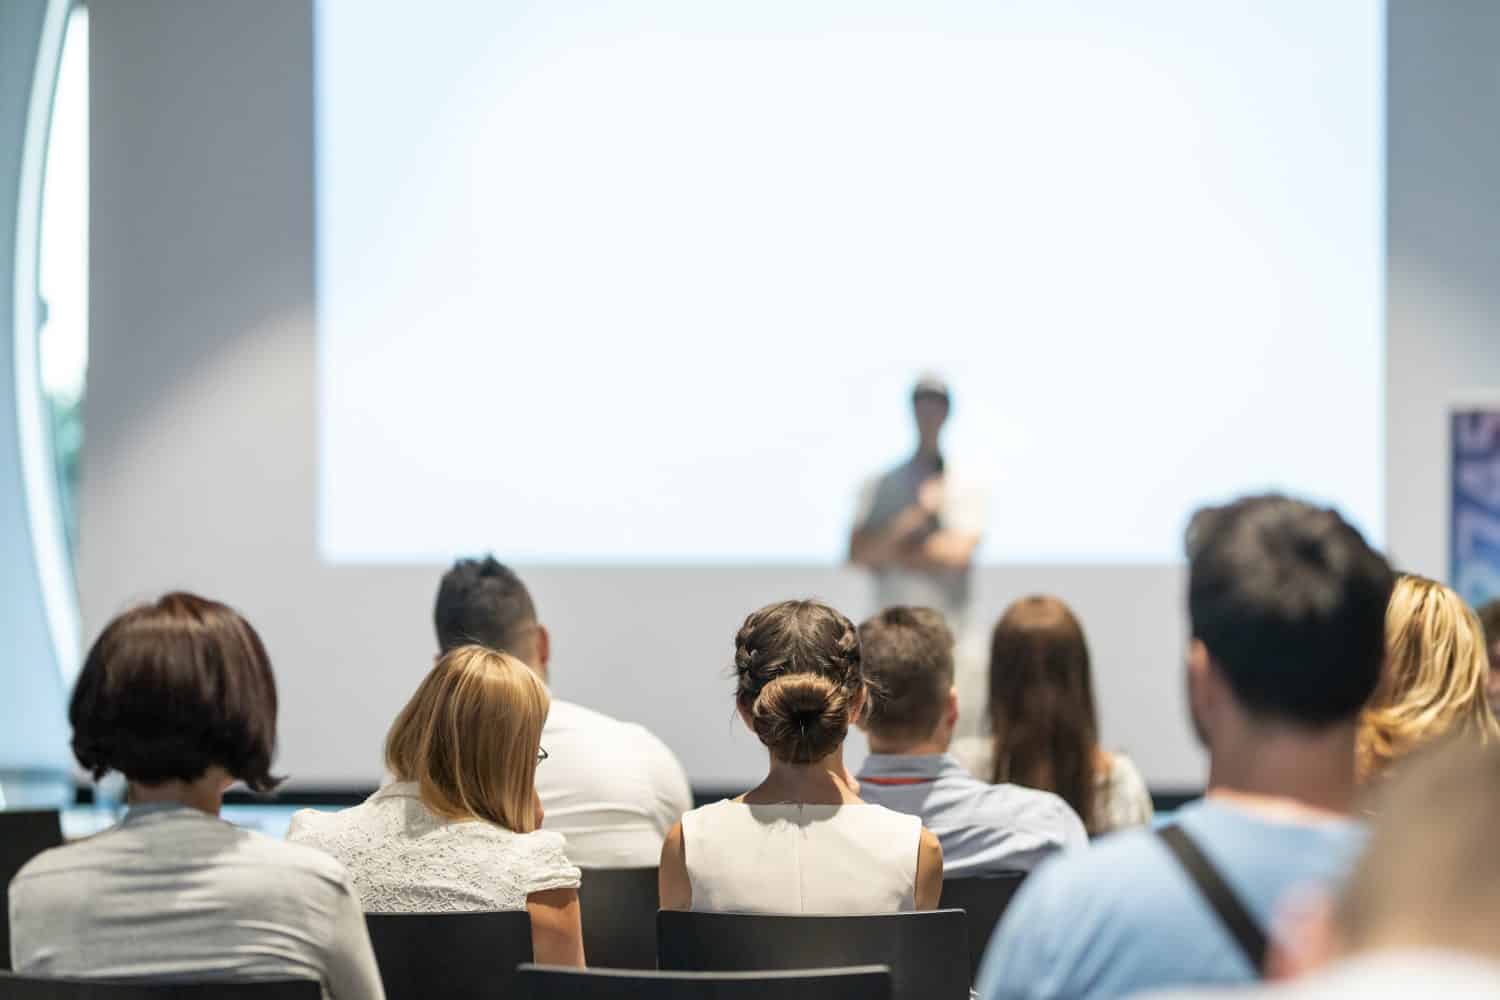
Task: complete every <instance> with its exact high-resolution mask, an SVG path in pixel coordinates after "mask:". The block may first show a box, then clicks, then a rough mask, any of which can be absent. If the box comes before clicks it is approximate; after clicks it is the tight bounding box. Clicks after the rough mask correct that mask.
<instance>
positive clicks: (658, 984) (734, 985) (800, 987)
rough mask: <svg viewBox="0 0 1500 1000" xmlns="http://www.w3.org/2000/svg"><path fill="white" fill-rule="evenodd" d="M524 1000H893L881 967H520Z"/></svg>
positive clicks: (888, 978) (888, 973)
mask: <svg viewBox="0 0 1500 1000" xmlns="http://www.w3.org/2000/svg"><path fill="white" fill-rule="evenodd" d="M517 982H518V985H520V986H521V989H520V991H519V992H518V995H519V996H521V997H523V998H526V1000H765V998H767V997H774V998H775V1000H891V971H890V970H889V969H887V968H886V967H885V966H883V965H862V966H855V967H854V968H850V969H803V970H801V971H800V972H645V971H641V970H636V969H560V968H557V967H555V966H546V965H523V966H521V975H520V978H519V980H517Z"/></svg>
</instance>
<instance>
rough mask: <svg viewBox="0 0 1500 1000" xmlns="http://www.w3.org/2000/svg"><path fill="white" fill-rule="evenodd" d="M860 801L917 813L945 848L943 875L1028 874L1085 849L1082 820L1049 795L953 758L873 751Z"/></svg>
mask: <svg viewBox="0 0 1500 1000" xmlns="http://www.w3.org/2000/svg"><path fill="white" fill-rule="evenodd" d="M858 780H859V797H860V798H862V799H864V800H865V801H866V802H873V803H875V804H876V805H882V806H885V807H886V808H887V809H894V810H895V811H896V812H902V813H906V814H907V815H909V816H920V817H921V818H922V825H923V826H925V827H927V829H929V830H931V831H932V833H933V835H934V836H936V837H937V839H938V842H939V843H940V844H942V846H943V877H944V878H961V877H963V876H966V875H992V874H995V873H996V872H1001V871H1030V870H1031V869H1032V868H1035V867H1036V866H1037V865H1038V864H1040V863H1041V862H1042V861H1043V860H1045V859H1046V858H1047V857H1048V856H1049V855H1051V854H1053V853H1055V852H1056V851H1058V850H1059V849H1068V848H1074V847H1086V846H1088V842H1089V839H1088V833H1087V831H1085V830H1084V827H1083V820H1081V819H1079V818H1078V814H1077V813H1076V812H1074V811H1073V809H1072V807H1071V806H1069V805H1068V804H1067V803H1066V802H1064V801H1063V800H1062V799H1061V798H1059V797H1058V796H1056V795H1053V794H1052V793H1051V792H1041V791H1037V790H1036V789H1034V788H1022V787H1021V786H1020V785H992V784H990V783H989V782H987V781H980V780H979V779H978V778H976V777H974V776H973V775H972V774H970V773H969V772H968V771H966V770H964V766H963V765H962V764H960V763H959V762H958V758H956V757H954V756H953V755H952V754H946V753H941V754H926V755H921V756H905V755H900V754H884V753H872V754H870V756H869V757H867V758H865V763H864V766H863V767H861V768H860V771H859V775H858Z"/></svg>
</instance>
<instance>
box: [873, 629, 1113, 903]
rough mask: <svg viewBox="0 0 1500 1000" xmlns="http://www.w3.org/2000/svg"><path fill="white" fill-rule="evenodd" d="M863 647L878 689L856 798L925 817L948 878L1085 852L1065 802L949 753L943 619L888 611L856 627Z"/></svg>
mask: <svg viewBox="0 0 1500 1000" xmlns="http://www.w3.org/2000/svg"><path fill="white" fill-rule="evenodd" d="M859 646H860V656H861V659H862V661H863V664H864V671H865V676H866V677H867V678H868V679H869V681H870V687H871V691H872V692H873V693H872V696H871V701H870V709H869V710H868V711H867V712H866V713H865V718H864V721H863V722H862V723H861V724H860V725H861V727H862V728H863V729H864V730H865V733H866V736H867V737H868V738H869V743H870V754H869V756H868V757H866V758H865V762H864V764H863V765H862V766H861V767H860V771H859V786H860V793H859V794H860V797H861V798H863V799H864V800H865V801H866V802H873V803H876V804H877V805H883V806H887V807H888V808H891V809H894V810H896V811H897V812H904V813H910V814H911V815H913V816H917V817H919V818H920V819H921V820H922V825H924V826H925V827H927V829H929V830H931V831H932V832H933V833H934V834H935V835H936V836H937V838H938V841H939V842H940V843H941V844H942V847H943V872H944V875H945V877H947V878H956V877H960V876H966V875H992V874H995V873H996V872H1000V871H1029V870H1030V869H1032V868H1034V867H1035V866H1036V865H1037V863H1038V862H1040V861H1041V860H1042V859H1043V858H1045V857H1047V856H1048V855H1050V854H1052V853H1054V852H1055V851H1057V850H1058V849H1060V848H1073V847H1085V846H1087V844H1088V834H1087V832H1086V831H1085V830H1084V826H1083V822H1082V821H1081V820H1080V819H1079V818H1078V814H1077V813H1075V812H1074V811H1073V810H1072V809H1071V808H1069V807H1068V804H1067V803H1066V802H1064V801H1063V800H1062V799H1060V798H1058V797H1057V796H1056V795H1053V794H1051V793H1049V792H1042V791H1037V790H1035V789H1031V788H1022V787H1020V786H1019V785H1010V784H997V785H992V784H990V783H988V782H985V781H981V780H979V779H978V778H976V777H974V776H973V775H972V774H970V773H969V772H968V771H966V770H964V768H963V765H961V764H960V763H959V762H958V760H957V758H955V757H954V756H953V755H952V754H950V753H948V745H949V743H950V742H951V741H952V739H953V728H954V726H955V725H956V724H957V723H958V691H957V690H956V689H955V688H954V686H953V675H954V670H953V633H952V632H950V631H949V629H948V625H947V623H946V622H945V621H944V620H943V615H942V613H941V612H939V611H935V610H933V609H932V608H908V607H895V608H887V609H886V610H884V611H882V612H880V614H878V615H875V616H874V617H873V618H871V619H870V620H868V621H866V622H865V623H864V624H863V625H861V626H860V627H859Z"/></svg>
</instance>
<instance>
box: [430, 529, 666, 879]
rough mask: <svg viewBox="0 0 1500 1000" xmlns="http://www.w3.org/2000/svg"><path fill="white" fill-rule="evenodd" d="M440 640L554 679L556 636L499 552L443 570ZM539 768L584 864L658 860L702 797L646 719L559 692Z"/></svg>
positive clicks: (551, 812) (545, 797) (555, 823)
mask: <svg viewBox="0 0 1500 1000" xmlns="http://www.w3.org/2000/svg"><path fill="white" fill-rule="evenodd" d="M433 619H434V625H435V627H436V631H437V640H438V648H439V649H440V650H442V651H443V652H445V653H446V652H448V651H449V650H451V649H455V648H457V647H458V646H462V645H465V644H468V643H478V644H480V645H483V646H488V647H489V648H491V649H496V650H501V651H504V652H507V653H509V654H511V655H512V656H515V657H516V658H517V659H519V660H521V661H522V662H523V663H525V664H526V665H527V666H529V667H531V668H532V669H533V670H534V671H536V672H537V674H538V675H539V676H540V677H541V678H542V679H543V680H544V681H545V680H547V678H548V672H549V668H550V662H551V651H552V643H551V637H550V635H549V634H548V632H547V629H546V627H545V626H544V625H542V624H541V623H540V622H539V621H538V620H537V615H536V606H535V603H534V602H533V601H532V598H531V594H530V592H529V591H528V590H527V589H526V585H525V584H524V583H522V582H521V580H520V578H519V577H517V576H516V574H515V573H514V572H512V571H511V570H510V569H509V568H507V567H505V566H503V565H501V564H500V563H499V562H497V561H496V560H495V559H494V558H493V557H491V556H486V557H484V558H483V559H461V560H459V561H458V562H457V563H455V564H454V565H453V567H452V568H451V569H450V570H449V571H448V572H447V574H445V575H444V577H443V580H442V583H441V584H440V586H439V588H438V596H437V604H436V607H435V609H434V613H433ZM542 744H543V745H544V746H546V747H547V748H548V752H549V753H550V754H552V759H551V762H550V764H549V766H548V767H547V768H546V769H544V770H542V771H541V772H539V773H538V774H537V779H536V789H537V794H538V795H540V796H541V802H542V808H543V811H544V818H543V821H542V826H543V829H546V830H552V831H556V832H557V833H560V834H562V835H563V836H564V837H565V838H566V840H567V852H568V857H569V859H570V860H572V861H573V862H574V863H575V864H578V865H582V866H583V867H585V868H649V867H652V866H654V865H655V864H656V863H657V861H658V859H659V858H660V856H661V845H662V841H663V839H664V838H665V837H666V835H667V831H668V830H670V829H671V828H672V824H674V823H676V822H677V820H678V818H679V817H681V816H682V814H683V813H684V812H686V811H687V810H689V809H691V808H692V806H693V795H692V789H691V788H690V787H689V785H688V780H687V775H686V774H685V773H684V771H683V769H682V765H681V764H680V763H679V762H678V761H677V758H676V757H675V756H673V754H672V752H671V750H669V749H668V748H667V746H666V744H664V743H662V741H661V740H660V739H658V738H657V737H656V736H655V735H653V734H652V733H651V732H649V731H648V730H647V729H645V728H644V727H642V726H639V725H636V724H633V723H628V722H622V721H620V720H618V719H613V718H610V717H609V716H607V715H604V714H602V713H600V712H596V711H593V710H591V709H588V708H585V707H583V706H581V705H576V704H573V703H571V702H568V701H564V700H562V699H553V701H552V709H551V712H550V714H549V715H548V718H547V726H546V728H545V730H544V731H543V733H542Z"/></svg>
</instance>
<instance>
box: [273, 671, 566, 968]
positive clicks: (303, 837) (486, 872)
mask: <svg viewBox="0 0 1500 1000" xmlns="http://www.w3.org/2000/svg"><path fill="white" fill-rule="evenodd" d="M549 704H550V701H549V698H548V695H547V689H546V687H545V686H544V685H543V684H542V682H541V680H540V679H538V678H537V676H536V675H535V674H534V673H532V672H531V669H530V668H529V667H527V666H526V665H525V664H524V663H522V662H521V661H519V660H517V659H515V658H514V657H512V656H509V655H507V654H505V653H497V652H494V651H493V650H490V649H486V648H484V647H482V646H460V647H459V648H457V649H454V650H452V651H450V652H448V653H446V654H445V655H444V656H443V657H442V659H440V660H439V661H438V663H437V665H436V666H435V667H433V669H432V671H431V672H430V673H429V674H428V675H427V678H426V679H425V680H424V681H423V682H422V685H421V687H419V688H418V689H417V692H416V694H414V695H413V696H412V698H411V701H410V702H408V703H407V705H406V707H405V708H404V709H402V711H401V714H400V715H399V716H397V717H396V721H395V722H394V723H393V724H392V725H391V731H390V735H389V736H388V737H387V738H386V751H385V754H386V766H387V767H388V768H389V769H390V771H391V773H392V774H393V775H394V776H395V778H396V780H395V781H394V782H393V783H392V784H389V785H387V786H386V787H384V788H382V789H381V790H380V791H378V792H376V793H375V794H374V795H372V796H370V797H369V798H368V799H366V800H365V801H364V803H363V804H361V805H358V806H355V807H354V808H352V809H345V810H343V811H342V812H338V813H332V814H328V813H318V812H314V811H312V810H303V811H302V812H299V813H297V814H296V815H295V816H293V817H292V826H291V830H290V832H289V833H288V834H287V839H288V840H290V841H293V842H296V843H300V844H306V845H308V846H310V847H316V848H319V849H320V850H323V851H326V852H327V853H329V854H331V855H333V856H334V857H335V858H337V859H338V860H339V861H341V862H343V864H344V866H345V867H346V868H348V870H349V874H350V877H351V878H352V880H353V883H354V891H355V892H356V893H357V894H358V895H359V899H360V903H361V904H362V905H363V906H364V909H365V911H366V912H369V913H433V912H438V913H442V912H450V913H451V912H468V911H476V910H526V911H528V912H529V913H530V914H531V937H532V946H533V949H534V951H535V952H536V960H537V961H538V962H544V963H547V964H549V965H577V966H581V965H582V964H583V931H582V927H581V925H580V919H579V912H578V884H579V872H578V869H577V868H575V867H574V866H573V865H571V864H570V863H569V862H568V859H567V857H566V856H565V855H564V853H563V838H562V835H561V834H559V833H554V832H551V831H546V830H541V829H539V827H540V826H541V823H542V808H541V803H540V802H539V801H538V799H537V795H536V784H535V779H536V768H537V765H538V763H539V758H540V757H541V756H542V752H541V749H540V745H539V741H540V739H541V733H542V726H543V724H544V723H545V722H546V721H547V709H548V706H549Z"/></svg>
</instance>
